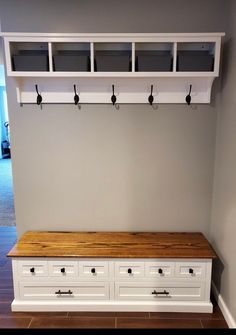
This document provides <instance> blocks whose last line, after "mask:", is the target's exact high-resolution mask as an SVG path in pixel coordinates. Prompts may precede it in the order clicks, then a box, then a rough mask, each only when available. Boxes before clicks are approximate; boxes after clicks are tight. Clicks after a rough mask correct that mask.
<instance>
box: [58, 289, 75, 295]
mask: <svg viewBox="0 0 236 335" xmlns="http://www.w3.org/2000/svg"><path fill="white" fill-rule="evenodd" d="M55 294H70V295H71V294H73V292H71V290H69V291H66V292H63V291H61V290H59V291H57V292H55Z"/></svg>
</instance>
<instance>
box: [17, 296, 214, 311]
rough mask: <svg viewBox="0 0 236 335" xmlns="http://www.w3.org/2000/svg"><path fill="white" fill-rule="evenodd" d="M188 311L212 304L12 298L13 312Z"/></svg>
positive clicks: (201, 309) (208, 307) (211, 309)
mask: <svg viewBox="0 0 236 335" xmlns="http://www.w3.org/2000/svg"><path fill="white" fill-rule="evenodd" d="M45 306H46V309H47V311H50V312H62V311H67V312H72V311H90V312H96V311H100V312H183V313H184V312H188V313H212V311H213V306H212V304H211V303H208V302H198V301H187V302H186V301H171V302H169V301H158V302H156V301H154V302H153V301H124V300H123V301H115V300H113V301H98V300H94V301H79V300H77V301H75V300H74V301H71V300H70V301H65V300H63V301H50V300H44V301H42V300H41V301H40V300H37V301H22V300H16V299H15V300H14V301H13V303H12V311H13V312H20V311H22V312H32V311H33V312H42V311H45Z"/></svg>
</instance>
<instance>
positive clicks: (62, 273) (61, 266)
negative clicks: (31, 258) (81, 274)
mask: <svg viewBox="0 0 236 335" xmlns="http://www.w3.org/2000/svg"><path fill="white" fill-rule="evenodd" d="M48 270H49V275H50V276H56V277H61V278H67V277H75V276H78V263H77V262H75V261H63V260H60V261H49V262H48Z"/></svg>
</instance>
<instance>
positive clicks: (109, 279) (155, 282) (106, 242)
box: [8, 232, 217, 313]
mask: <svg viewBox="0 0 236 335" xmlns="http://www.w3.org/2000/svg"><path fill="white" fill-rule="evenodd" d="M8 256H10V257H12V265H13V279H14V297H15V299H14V301H13V302H12V310H13V311H163V312H203V313H204V312H205V313H211V312H212V303H211V301H210V288H211V267H212V259H213V258H216V257H217V256H216V254H215V252H214V250H213V249H212V247H211V246H210V244H209V243H208V242H207V240H206V239H205V238H204V236H203V235H202V234H201V233H125V232H122V233H120V232H117V233H115V232H113V233H111V232H105V233H89V232H88V233H85V232H83V233H77V232H27V233H26V234H24V235H23V236H22V238H21V239H20V240H19V242H18V243H17V244H16V245H15V246H14V248H13V249H12V250H11V251H10V252H9V254H8Z"/></svg>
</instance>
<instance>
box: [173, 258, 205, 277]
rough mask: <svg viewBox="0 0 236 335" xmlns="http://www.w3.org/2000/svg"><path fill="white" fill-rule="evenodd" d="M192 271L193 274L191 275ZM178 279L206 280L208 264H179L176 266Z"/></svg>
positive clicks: (189, 262)
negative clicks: (191, 271)
mask: <svg viewBox="0 0 236 335" xmlns="http://www.w3.org/2000/svg"><path fill="white" fill-rule="evenodd" d="M190 269H192V270H193V273H190V271H189V270H190ZM175 275H176V277H182V278H189V279H198V278H200V279H204V278H205V276H206V263H205V262H201V263H200V262H192V261H187V262H177V263H176V265H175Z"/></svg>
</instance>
